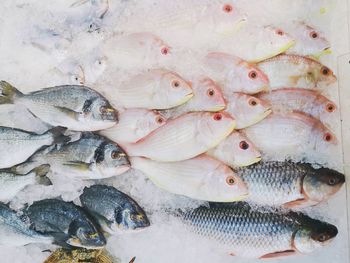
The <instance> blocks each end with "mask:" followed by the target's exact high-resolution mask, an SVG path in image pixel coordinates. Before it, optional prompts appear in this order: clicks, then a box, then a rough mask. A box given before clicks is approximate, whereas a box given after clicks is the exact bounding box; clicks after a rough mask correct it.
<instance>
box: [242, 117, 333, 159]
mask: <svg viewBox="0 0 350 263" xmlns="http://www.w3.org/2000/svg"><path fill="white" fill-rule="evenodd" d="M245 132H246V134H247V136H248V137H249V138H250V139H251V140H252V141H253V143H254V144H255V145H256V146H257V147H258V148H259V149H260V150H261V151H262V152H264V153H266V154H268V155H270V154H274V153H277V152H279V153H281V154H282V153H289V154H290V153H294V154H301V155H304V154H306V153H308V152H310V151H317V152H323V151H327V149H329V147H330V146H331V145H334V144H337V139H336V137H335V135H334V134H333V133H332V132H331V131H330V130H329V129H328V128H327V127H326V126H324V125H323V124H322V123H321V122H320V121H319V120H317V119H315V118H313V117H311V116H309V115H306V114H303V113H297V112H293V113H288V114H276V113H274V114H271V115H270V116H268V117H267V118H266V119H264V120H263V121H261V122H259V123H257V124H256V125H254V126H250V127H248V128H247V129H245Z"/></svg>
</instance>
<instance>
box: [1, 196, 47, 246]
mask: <svg viewBox="0 0 350 263" xmlns="http://www.w3.org/2000/svg"><path fill="white" fill-rule="evenodd" d="M0 234H1V235H0V245H2V246H15V247H20V246H24V245H27V244H31V243H43V244H51V243H52V242H53V238H52V237H50V236H47V235H44V234H41V233H38V232H36V231H34V230H32V229H31V228H30V224H28V223H27V222H26V221H25V220H23V219H22V217H21V216H20V215H19V214H18V213H17V212H16V211H14V210H12V209H11V208H9V207H8V206H7V205H5V204H4V203H1V202H0Z"/></svg>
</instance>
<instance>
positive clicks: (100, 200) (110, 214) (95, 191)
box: [79, 185, 150, 234]
mask: <svg viewBox="0 0 350 263" xmlns="http://www.w3.org/2000/svg"><path fill="white" fill-rule="evenodd" d="M79 199H80V202H81V204H82V206H83V207H84V208H86V209H87V210H88V211H89V212H90V213H91V214H92V215H93V216H94V217H95V218H96V220H97V221H98V222H99V223H100V225H101V227H102V229H103V230H104V231H106V232H107V233H110V234H115V233H120V231H125V230H130V231H132V230H141V229H144V228H146V227H149V226H150V222H149V219H148V217H147V215H146V213H145V211H144V210H143V209H142V207H141V206H140V205H139V204H138V203H137V202H136V201H135V200H134V199H132V198H131V197H130V196H128V195H126V194H124V193H123V192H121V191H119V190H117V189H116V188H114V187H112V186H107V185H93V186H91V187H89V188H87V187H85V188H84V191H83V193H82V194H81V195H80V197H79Z"/></svg>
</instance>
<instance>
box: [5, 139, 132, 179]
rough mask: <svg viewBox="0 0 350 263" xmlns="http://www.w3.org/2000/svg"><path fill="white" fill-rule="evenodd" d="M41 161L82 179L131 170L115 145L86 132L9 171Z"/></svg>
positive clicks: (21, 169)
mask: <svg viewBox="0 0 350 263" xmlns="http://www.w3.org/2000/svg"><path fill="white" fill-rule="evenodd" d="M41 164H49V165H50V169H51V171H52V172H54V173H57V174H60V175H63V176H67V177H76V178H81V179H102V178H107V177H111V176H115V175H119V174H122V173H124V172H126V171H127V170H129V169H130V164H129V160H128V157H127V156H126V154H125V153H124V151H123V150H122V149H121V148H120V147H119V146H118V145H117V144H115V143H113V142H111V141H109V140H108V139H106V138H104V137H102V136H98V135H94V134H88V133H87V134H83V135H82V137H81V139H80V140H77V141H74V142H71V143H68V144H64V145H59V146H53V147H50V148H47V149H44V150H42V151H39V152H38V153H36V154H35V155H33V156H32V157H31V158H30V159H29V160H28V161H27V162H25V163H23V164H20V165H18V166H15V167H12V171H15V172H17V173H26V172H27V171H28V170H31V169H32V168H33V167H36V166H38V165H41Z"/></svg>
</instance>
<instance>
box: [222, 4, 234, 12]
mask: <svg viewBox="0 0 350 263" xmlns="http://www.w3.org/2000/svg"><path fill="white" fill-rule="evenodd" d="M222 10H224V12H226V13H231V12H232V10H233V7H232V5H230V4H226V5H224V7H223V8H222Z"/></svg>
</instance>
